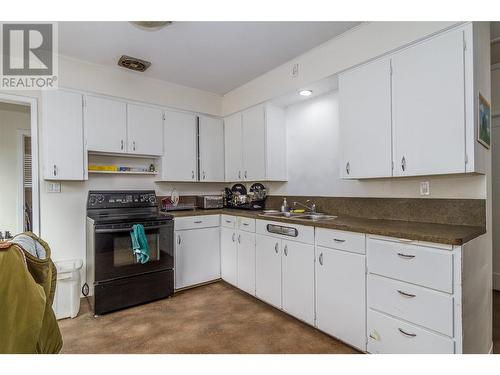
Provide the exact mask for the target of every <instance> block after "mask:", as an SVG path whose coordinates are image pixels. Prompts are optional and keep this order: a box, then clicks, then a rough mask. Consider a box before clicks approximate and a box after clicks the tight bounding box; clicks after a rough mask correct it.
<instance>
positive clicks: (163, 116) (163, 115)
mask: <svg viewBox="0 0 500 375" xmlns="http://www.w3.org/2000/svg"><path fill="white" fill-rule="evenodd" d="M161 117H162V118H163V121H165V113H163V114H162V116H161Z"/></svg>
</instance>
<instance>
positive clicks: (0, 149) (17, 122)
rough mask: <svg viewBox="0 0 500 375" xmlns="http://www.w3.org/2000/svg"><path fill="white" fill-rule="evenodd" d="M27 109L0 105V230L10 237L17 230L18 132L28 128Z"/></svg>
mask: <svg viewBox="0 0 500 375" xmlns="http://www.w3.org/2000/svg"><path fill="white" fill-rule="evenodd" d="M30 125H31V124H30V112H29V107H23V106H20V105H14V104H4V103H0V175H1V177H0V181H1V182H0V184H1V189H2V190H1V194H0V231H2V232H5V231H6V230H8V231H10V232H11V233H12V234H13V235H14V234H16V233H18V232H20V231H22V229H23V228H19V221H20V218H19V204H22V203H21V202H22V196H20V194H19V189H20V187H19V180H20V178H22V169H20V168H19V166H20V164H19V163H20V160H19V150H18V146H19V130H29V129H30Z"/></svg>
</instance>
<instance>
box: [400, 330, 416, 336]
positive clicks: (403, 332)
mask: <svg viewBox="0 0 500 375" xmlns="http://www.w3.org/2000/svg"><path fill="white" fill-rule="evenodd" d="M398 330H399V332H401V333H402V334H403V335H405V336H406V337H416V336H417V335H416V334H415V333H408V332H405V331H403V330H402V329H401V328H398Z"/></svg>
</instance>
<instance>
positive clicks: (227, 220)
mask: <svg viewBox="0 0 500 375" xmlns="http://www.w3.org/2000/svg"><path fill="white" fill-rule="evenodd" d="M220 221H221V225H222V226H223V227H226V228H231V229H234V228H236V216H231V215H221V218H220Z"/></svg>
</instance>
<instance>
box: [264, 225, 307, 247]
mask: <svg viewBox="0 0 500 375" xmlns="http://www.w3.org/2000/svg"><path fill="white" fill-rule="evenodd" d="M272 228H274V229H279V228H285V231H286V232H287V233H288V235H284V234H279V233H271V232H269V229H271V230H272ZM256 232H257V233H258V234H263V235H264V236H271V237H275V238H282V239H285V240H290V241H298V242H304V243H308V244H311V245H313V244H314V227H309V226H306V225H297V224H291V223H282V222H277V221H268V220H256Z"/></svg>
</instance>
